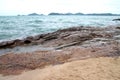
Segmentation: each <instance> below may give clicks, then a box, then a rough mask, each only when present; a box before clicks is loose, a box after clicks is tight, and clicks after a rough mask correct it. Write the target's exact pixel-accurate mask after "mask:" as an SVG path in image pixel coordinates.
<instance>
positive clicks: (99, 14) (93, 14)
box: [48, 12, 120, 16]
mask: <svg viewBox="0 0 120 80" xmlns="http://www.w3.org/2000/svg"><path fill="white" fill-rule="evenodd" d="M48 15H89V16H120V14H112V13H90V14H84V13H54V12H52V13H49V14H48Z"/></svg>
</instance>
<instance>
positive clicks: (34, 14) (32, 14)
mask: <svg viewBox="0 0 120 80" xmlns="http://www.w3.org/2000/svg"><path fill="white" fill-rule="evenodd" d="M41 15H43V14H37V13H31V14H28V16H41Z"/></svg>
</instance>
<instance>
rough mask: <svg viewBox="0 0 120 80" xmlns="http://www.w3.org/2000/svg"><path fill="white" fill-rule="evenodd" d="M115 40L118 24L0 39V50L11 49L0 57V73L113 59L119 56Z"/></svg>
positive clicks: (117, 42)
mask: <svg viewBox="0 0 120 80" xmlns="http://www.w3.org/2000/svg"><path fill="white" fill-rule="evenodd" d="M119 39H120V27H119V26H117V27H105V28H100V27H98V28H97V27H71V28H67V29H62V30H58V31H56V32H52V33H47V34H41V35H37V36H30V37H27V38H25V39H23V40H18V39H17V40H14V41H8V42H3V43H0V50H2V49H11V51H13V52H10V51H8V52H6V53H5V54H3V55H1V56H0V74H3V75H17V74H21V73H22V72H24V71H25V70H35V69H44V68H45V67H46V66H50V65H57V64H63V63H64V64H66V63H68V62H72V61H77V60H86V59H89V58H90V59H92V58H99V57H113V58H115V59H117V58H119V56H120V53H119V51H120V44H119ZM32 46H33V47H32ZM37 46H38V47H37ZM18 47H19V48H18ZM40 48H41V49H40ZM47 48H50V50H49V49H47ZM44 49H46V50H44ZM15 50H16V51H15ZM24 50H26V51H24ZM32 50H33V51H32ZM17 51H18V53H17ZM20 51H23V52H20Z"/></svg>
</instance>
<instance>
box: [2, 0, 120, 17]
mask: <svg viewBox="0 0 120 80" xmlns="http://www.w3.org/2000/svg"><path fill="white" fill-rule="evenodd" d="M33 12H35V13H39V14H40V13H43V14H48V13H50V12H60V13H67V12H71V13H76V12H82V13H117V14H120V0H0V15H17V14H29V13H33Z"/></svg>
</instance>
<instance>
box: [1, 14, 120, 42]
mask: <svg viewBox="0 0 120 80" xmlns="http://www.w3.org/2000/svg"><path fill="white" fill-rule="evenodd" d="M116 18H120V16H80V15H76V16H75V15H74V16H73V15H72V16H67V15H66V16H65V15H59V16H0V42H1V41H6V40H13V39H21V38H25V37H27V36H34V35H37V34H43V33H48V32H53V31H56V30H58V29H64V28H68V27H76V26H95V27H105V26H109V25H117V24H120V23H119V22H114V21H112V20H113V19H116Z"/></svg>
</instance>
